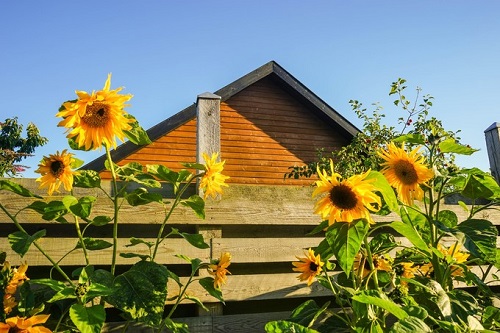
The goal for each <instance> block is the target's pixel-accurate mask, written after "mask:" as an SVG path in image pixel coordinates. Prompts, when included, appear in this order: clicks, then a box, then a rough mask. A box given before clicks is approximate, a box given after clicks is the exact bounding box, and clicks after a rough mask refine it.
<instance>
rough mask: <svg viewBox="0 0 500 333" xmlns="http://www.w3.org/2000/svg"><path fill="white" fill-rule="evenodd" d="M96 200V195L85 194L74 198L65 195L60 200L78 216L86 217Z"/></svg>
mask: <svg viewBox="0 0 500 333" xmlns="http://www.w3.org/2000/svg"><path fill="white" fill-rule="evenodd" d="M96 200H97V198H96V197H91V196H86V197H82V198H80V199H76V198H75V197H73V196H69V195H68V196H65V197H64V198H63V200H62V202H63V204H64V206H65V207H66V209H68V210H69V211H71V212H72V213H73V214H75V215H76V216H78V217H81V218H82V219H86V218H87V217H89V216H90V213H91V212H92V205H93V203H94V202H95V201H96Z"/></svg>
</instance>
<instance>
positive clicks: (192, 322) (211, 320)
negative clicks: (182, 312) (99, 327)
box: [103, 311, 291, 333]
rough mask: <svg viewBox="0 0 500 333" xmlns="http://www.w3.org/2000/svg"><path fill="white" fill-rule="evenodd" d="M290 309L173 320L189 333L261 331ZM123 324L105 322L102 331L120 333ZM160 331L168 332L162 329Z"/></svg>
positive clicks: (130, 332) (140, 328)
mask: <svg viewBox="0 0 500 333" xmlns="http://www.w3.org/2000/svg"><path fill="white" fill-rule="evenodd" d="M290 314H291V312H290V311H282V312H268V313H249V314H236V315H225V316H213V317H209V316H201V317H187V318H175V319H174V321H175V322H179V323H185V324H187V325H188V326H189V331H190V332H191V333H227V332H231V333H262V332H264V327H265V325H266V324H267V323H268V322H270V321H274V320H284V319H286V318H288V317H289V316H290ZM124 327H125V324H123V323H107V324H106V325H105V326H104V329H103V332H104V333H122V332H123V329H124ZM152 332H153V330H152V329H151V328H149V327H146V326H144V325H139V324H131V325H129V326H128V327H127V333H152ZM162 332H170V331H168V330H166V329H165V330H163V331H162Z"/></svg>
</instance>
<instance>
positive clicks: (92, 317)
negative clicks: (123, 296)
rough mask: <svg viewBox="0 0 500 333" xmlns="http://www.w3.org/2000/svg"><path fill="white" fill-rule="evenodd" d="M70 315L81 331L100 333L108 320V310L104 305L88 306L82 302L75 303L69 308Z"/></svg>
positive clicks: (83, 332) (84, 332)
mask: <svg viewBox="0 0 500 333" xmlns="http://www.w3.org/2000/svg"><path fill="white" fill-rule="evenodd" d="M69 316H70V318H71V321H72V322H73V324H75V326H76V328H78V330H79V331H80V332H82V333H99V332H101V329H102V327H103V326H104V321H105V320H106V311H105V310H104V306H102V305H93V306H90V307H86V306H84V305H82V304H73V305H71V308H70V309H69Z"/></svg>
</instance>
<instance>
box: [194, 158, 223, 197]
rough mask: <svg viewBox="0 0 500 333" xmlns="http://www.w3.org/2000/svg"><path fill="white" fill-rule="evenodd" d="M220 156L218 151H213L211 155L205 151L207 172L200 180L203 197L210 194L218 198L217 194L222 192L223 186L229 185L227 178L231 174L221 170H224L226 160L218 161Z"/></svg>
mask: <svg viewBox="0 0 500 333" xmlns="http://www.w3.org/2000/svg"><path fill="white" fill-rule="evenodd" d="M218 157H219V154H218V153H213V154H212V156H211V157H209V156H208V154H205V153H203V159H204V160H205V173H204V174H203V176H202V178H201V181H200V186H199V187H200V190H202V191H203V197H204V199H206V198H207V197H208V196H212V198H216V197H217V194H222V186H228V185H227V184H226V183H224V182H225V181H226V179H228V178H229V176H225V175H223V174H222V173H221V172H222V170H224V163H225V162H226V161H222V162H217V158H218Z"/></svg>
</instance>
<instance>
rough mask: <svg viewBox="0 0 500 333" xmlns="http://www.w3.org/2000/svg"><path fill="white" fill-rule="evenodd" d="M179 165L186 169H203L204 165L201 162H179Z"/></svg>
mask: <svg viewBox="0 0 500 333" xmlns="http://www.w3.org/2000/svg"><path fill="white" fill-rule="evenodd" d="M181 165H182V166H184V167H185V168H188V169H195V170H203V171H204V170H205V165H203V164H201V163H188V162H181Z"/></svg>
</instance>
